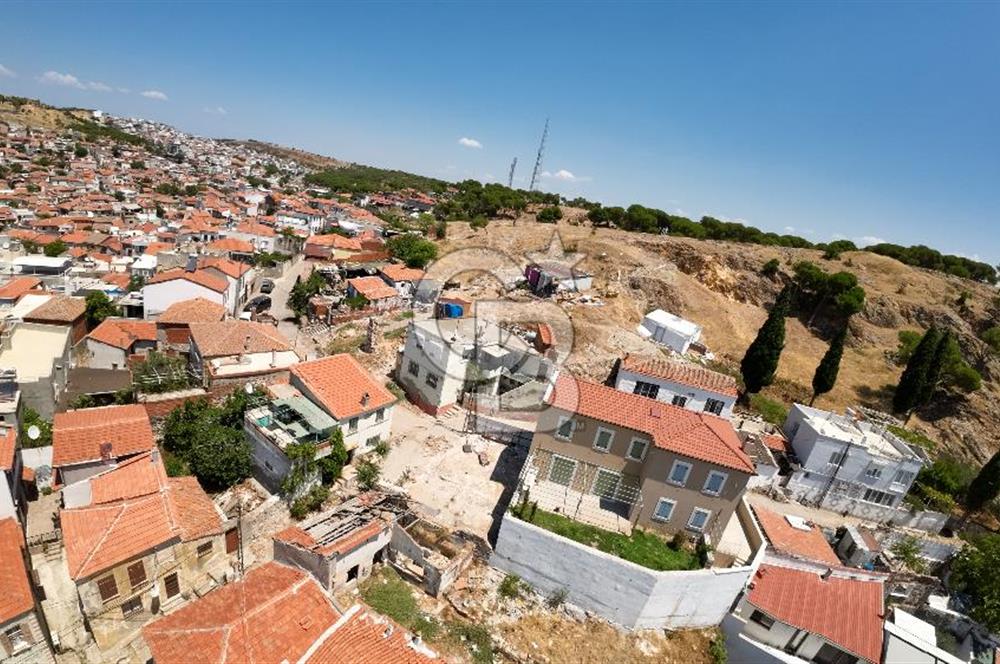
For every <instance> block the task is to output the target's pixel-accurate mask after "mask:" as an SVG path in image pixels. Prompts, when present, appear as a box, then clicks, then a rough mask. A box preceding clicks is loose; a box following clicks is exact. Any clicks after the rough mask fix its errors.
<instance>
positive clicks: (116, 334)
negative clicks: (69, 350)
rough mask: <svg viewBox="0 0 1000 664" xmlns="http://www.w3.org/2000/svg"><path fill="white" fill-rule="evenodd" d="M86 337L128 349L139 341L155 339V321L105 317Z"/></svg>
mask: <svg viewBox="0 0 1000 664" xmlns="http://www.w3.org/2000/svg"><path fill="white" fill-rule="evenodd" d="M87 338H88V339H93V340H94V341H99V342H101V343H102V344H107V345H109V346H114V347H115V348H121V349H122V350H130V349H131V348H132V346H134V345H135V344H136V343H137V342H139V341H156V323H153V322H151V321H141V320H128V319H125V318H105V319H104V320H103V321H101V324H100V325H98V326H97V327H96V328H94V329H93V330H92V331H91V332H90V334H88V335H87Z"/></svg>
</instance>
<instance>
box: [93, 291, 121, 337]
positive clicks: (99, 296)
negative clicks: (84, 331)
mask: <svg viewBox="0 0 1000 664" xmlns="http://www.w3.org/2000/svg"><path fill="white" fill-rule="evenodd" d="M85 301H86V304H87V308H86V312H87V325H88V326H89V327H90V329H94V328H95V327H97V326H98V325H100V324H101V321H103V320H104V319H105V318H108V317H109V316H119V315H121V310H120V309H119V308H118V307H116V306H115V305H114V303H113V302H112V301H111V299H110V298H108V296H107V295H105V294H104V293H102V292H101V291H91V292H90V293H87V297H86V300H85Z"/></svg>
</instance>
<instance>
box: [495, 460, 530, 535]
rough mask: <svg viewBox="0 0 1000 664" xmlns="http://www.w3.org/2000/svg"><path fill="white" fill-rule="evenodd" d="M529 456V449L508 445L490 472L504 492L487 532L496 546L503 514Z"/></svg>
mask: <svg viewBox="0 0 1000 664" xmlns="http://www.w3.org/2000/svg"><path fill="white" fill-rule="evenodd" d="M527 458H528V450H527V449H525V448H522V447H519V446H517V445H507V446H506V447H504V448H503V451H502V452H500V456H499V457H497V463H496V466H494V467H493V472H492V473H491V474H490V480H492V481H493V482H497V483H499V484H501V485H502V486H503V492H502V493H501V494H500V498H499V499H498V500H497V503H496V505H494V506H493V511H492V512H491V513H490V516H491V517H492V518H493V524H492V525H491V526H490V531H489V533H488V534H487V539H488V540H489V543H490V546H496V542H497V535H498V534H499V533H500V522H501V521H502V520H503V515H504V513H505V512H506V511H507V507H508V506H509V505H510V501H511V498H513V497H514V490H515V489H517V480H518V478H519V477H520V476H521V468H523V467H524V462H525V460H527Z"/></svg>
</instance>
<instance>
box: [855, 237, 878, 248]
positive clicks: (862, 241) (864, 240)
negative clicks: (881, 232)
mask: <svg viewBox="0 0 1000 664" xmlns="http://www.w3.org/2000/svg"><path fill="white" fill-rule="evenodd" d="M883 242H885V240H883V239H882V238H880V237H877V236H875V235H862V236H861V237H856V238H854V244H856V245H858V246H859V247H867V246H869V245H873V244H882V243H883Z"/></svg>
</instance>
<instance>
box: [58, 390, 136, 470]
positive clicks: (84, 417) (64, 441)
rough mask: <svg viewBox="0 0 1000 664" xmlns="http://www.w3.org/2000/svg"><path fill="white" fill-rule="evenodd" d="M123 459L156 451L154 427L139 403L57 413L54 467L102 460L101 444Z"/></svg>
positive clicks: (113, 454)
mask: <svg viewBox="0 0 1000 664" xmlns="http://www.w3.org/2000/svg"><path fill="white" fill-rule="evenodd" d="M104 443H111V455H112V457H115V458H121V457H124V456H128V455H130V454H137V453H139V452H145V451H146V450H151V449H152V448H153V445H154V442H153V428H152V427H151V426H150V424H149V415H147V414H146V409H145V408H143V407H142V406H140V405H138V404H131V405H127V406H104V407H101V408H87V409H85V410H69V411H66V412H65V413H56V414H55V417H53V419H52V465H53V466H55V467H59V466H70V465H73V464H78V463H85V462H87V461H97V460H98V459H100V458H101V445H102V444H104Z"/></svg>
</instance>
